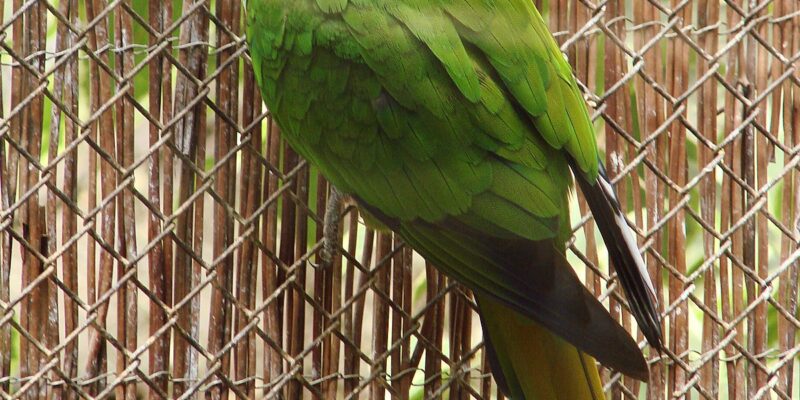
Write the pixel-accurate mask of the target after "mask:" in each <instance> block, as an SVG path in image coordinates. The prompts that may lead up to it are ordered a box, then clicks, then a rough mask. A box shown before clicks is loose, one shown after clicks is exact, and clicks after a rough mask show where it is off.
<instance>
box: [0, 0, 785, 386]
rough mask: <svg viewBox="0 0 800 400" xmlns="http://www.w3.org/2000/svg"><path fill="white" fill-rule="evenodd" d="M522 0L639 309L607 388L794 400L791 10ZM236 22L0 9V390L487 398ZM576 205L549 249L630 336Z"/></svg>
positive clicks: (441, 287) (88, 1)
mask: <svg viewBox="0 0 800 400" xmlns="http://www.w3.org/2000/svg"><path fill="white" fill-rule="evenodd" d="M537 4H538V5H539V7H540V10H543V13H544V15H545V17H546V18H548V20H549V23H550V25H551V29H552V31H553V32H556V37H557V39H558V40H559V42H560V43H562V49H563V50H564V51H565V53H566V55H567V56H568V57H569V60H570V61H571V63H572V64H573V66H574V67H575V71H576V74H577V76H578V78H579V80H580V82H581V85H582V88H583V89H584V90H585V95H586V98H587V101H588V103H589V104H590V106H591V107H592V109H593V111H594V117H595V119H596V121H597V128H598V137H599V140H600V142H601V148H602V149H603V151H604V154H605V158H606V160H605V161H606V164H607V166H608V169H609V173H610V174H611V176H613V177H614V178H615V179H616V181H617V187H618V191H619V192H620V193H621V194H622V203H623V206H624V207H625V208H626V209H627V210H628V211H629V217H630V219H631V220H632V222H634V223H635V225H636V226H638V227H639V228H638V230H637V233H638V235H639V241H640V244H641V245H642V249H643V251H644V252H645V254H646V258H647V262H648V265H649V268H650V272H651V274H652V277H653V278H654V280H655V282H656V286H657V288H658V291H659V297H660V299H661V309H662V312H663V315H664V327H665V340H666V342H667V346H668V349H667V350H666V351H665V352H664V353H663V354H658V353H656V352H652V351H649V349H647V348H646V346H645V343H644V341H642V340H641V335H639V339H640V342H641V343H642V345H643V346H645V352H646V354H649V356H648V360H649V362H650V365H651V380H650V384H649V385H646V386H645V385H642V384H640V383H638V382H635V381H633V380H630V379H628V378H624V377H622V376H620V375H618V374H615V373H614V372H613V371H607V370H604V371H603V379H604V382H605V383H606V389H607V390H608V395H609V397H610V398H614V399H616V398H649V399H656V398H690V397H691V398H712V399H713V398H731V399H744V398H747V399H753V398H781V399H791V398H800V394H798V393H799V391H798V386H800V384H798V381H800V378H798V371H797V368H794V361H795V360H796V359H797V355H798V351H800V346H798V341H797V339H796V331H797V329H798V328H800V321H798V312H797V296H798V293H797V287H798V269H797V259H798V257H800V247H798V238H800V236H798V235H799V234H800V232H798V229H800V219H798V217H800V195H798V193H800V192H798V189H800V171H799V170H798V163H800V154H799V153H798V145H800V86H799V85H800V80H798V76H800V75H798V73H797V71H796V67H797V65H798V58H799V55H800V4H799V3H798V2H796V1H793V0H762V1H757V0H752V1H743V0H737V1H733V0H723V1H710V0H682V1H681V0H671V1H660V0H647V1H645V0H642V1H624V0H606V1H588V0H580V1H578V0H551V1H549V2H548V1H541V0H540V1H537ZM243 14H244V7H243V5H242V4H241V3H240V2H237V1H235V0H234V1H228V0H217V1H215V2H210V1H206V0H195V1H180V0H175V1H172V2H167V3H162V2H147V1H140V0H114V1H111V2H109V1H107V0H80V1H79V0H60V1H44V0H27V1H23V0H13V1H12V0H9V1H5V2H3V3H1V4H0V21H2V27H1V28H0V93H1V94H2V96H0V138H1V139H2V141H0V152H2V153H0V164H1V165H0V167H1V168H0V206H1V207H2V209H1V211H0V231H1V232H2V244H1V245H0V255H1V257H0V397H2V398H7V399H16V398H24V399H39V398H67V399H72V398H109V397H114V398H120V399H121V398H128V399H134V398H137V396H139V397H141V396H147V397H149V398H198V397H199V396H206V397H208V398H231V397H236V398H262V397H265V398H278V397H283V398H288V399H294V398H301V397H303V398H316V399H329V398H365V397H368V398H384V397H386V396H391V397H392V398H401V399H408V398H441V397H448V396H449V398H451V399H456V398H458V399H468V398H478V399H483V398H492V397H495V396H497V397H501V396H500V395H499V394H498V393H497V389H496V386H495V385H494V383H493V381H492V380H491V375H490V373H489V369H488V365H487V361H486V359H485V354H484V352H483V345H482V342H481V335H480V327H479V325H478V319H477V315H476V314H475V313H474V303H473V301H472V300H471V297H470V294H469V293H468V291H466V290H465V289H463V288H462V287H460V286H459V285H457V284H455V283H454V282H452V281H450V280H448V279H446V278H445V277H444V276H441V275H440V274H438V273H437V272H436V270H435V269H434V268H433V267H432V266H431V265H428V264H426V263H425V262H424V260H422V259H421V258H420V257H419V256H418V255H415V254H413V253H412V251H411V250H410V249H408V248H406V247H404V246H403V244H402V241H401V240H399V238H396V237H393V236H392V235H390V234H388V233H376V232H374V231H372V230H370V229H368V228H367V227H365V225H364V224H363V223H362V221H361V220H360V218H359V214H358V211H357V210H356V209H355V208H354V207H353V206H351V205H349V204H338V203H336V202H334V203H333V204H331V203H330V200H331V199H332V198H331V197H329V192H330V188H329V187H328V185H327V183H326V182H325V180H324V179H323V177H322V176H321V175H319V174H318V173H317V171H315V170H314V169H313V168H311V167H310V166H309V165H308V164H307V163H306V162H305V161H303V160H301V159H299V158H298V157H297V155H295V154H294V153H293V152H292V150H291V149H290V148H288V147H287V146H286V145H285V144H284V143H283V142H282V141H281V139H280V132H279V129H278V128H277V126H275V125H274V124H273V123H272V121H271V119H270V117H269V114H268V112H266V110H265V109H264V108H263V106H262V103H261V100H260V97H259V93H258V91H257V88H256V85H255V80H254V76H253V73H252V71H251V70H250V67H249V59H248V55H247V51H246V45H245V40H244V35H243V27H242V22H243V18H242V16H243ZM575 203H576V204H575V206H574V207H573V209H574V211H575V213H574V214H575V216H574V218H573V221H574V222H575V231H574V232H575V236H574V240H572V241H571V242H570V247H569V248H570V259H571V260H572V262H573V265H575V267H576V269H577V270H578V271H579V272H580V273H581V274H582V276H583V277H585V282H586V284H587V286H588V287H589V288H590V290H592V291H593V293H595V294H596V295H597V296H598V297H599V298H601V299H602V300H603V301H604V302H605V304H607V305H608V306H609V309H610V310H611V312H612V313H613V315H614V316H615V317H616V318H619V319H620V320H621V321H622V323H623V324H624V326H626V327H628V328H630V329H631V330H632V331H633V332H634V334H637V333H636V330H635V324H632V322H631V317H630V315H629V314H628V312H627V311H626V305H625V300H624V296H623V295H622V293H621V291H620V289H619V287H618V285H617V281H616V279H615V276H614V274H613V270H611V271H610V270H609V268H608V262H607V257H606V255H605V253H604V248H603V246H602V245H601V244H598V237H597V236H596V235H597V234H596V232H595V228H594V225H593V221H592V220H591V216H590V215H589V214H588V213H587V209H586V207H585V205H584V204H582V202H581V203H580V204H579V203H578V201H577V200H575ZM578 211H580V213H579V212H578ZM337 213H338V214H340V215H341V219H340V221H341V224H338V225H337V224H336V223H335V222H336V221H337V218H335V216H336V215H337ZM326 222H327V224H326ZM326 230H327V231H329V234H328V235H329V237H338V238H339V246H328V247H326V246H324V244H323V241H322V240H321V239H322V237H323V231H326Z"/></svg>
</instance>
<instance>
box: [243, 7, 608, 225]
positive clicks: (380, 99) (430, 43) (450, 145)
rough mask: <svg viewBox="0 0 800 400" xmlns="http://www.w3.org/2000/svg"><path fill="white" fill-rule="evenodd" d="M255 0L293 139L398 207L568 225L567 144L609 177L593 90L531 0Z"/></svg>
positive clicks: (265, 73)
mask: <svg viewBox="0 0 800 400" xmlns="http://www.w3.org/2000/svg"><path fill="white" fill-rule="evenodd" d="M249 7H250V12H249V15H250V16H251V17H250V18H251V21H250V25H249V26H250V29H249V31H248V38H249V41H250V46H251V52H252V53H253V62H254V67H255V68H256V70H257V71H258V72H260V73H259V74H258V75H259V79H260V81H261V86H262V88H264V97H265V101H266V103H267V104H268V106H269V108H270V110H272V112H273V114H274V115H275V116H276V118H278V122H279V123H280V124H281V126H282V127H283V128H284V129H285V130H286V137H287V139H288V140H289V141H290V142H291V143H292V145H294V147H295V148H297V150H298V151H299V152H300V153H302V154H303V155H304V156H305V157H307V158H308V159H309V160H311V161H312V162H315V163H317V164H319V165H320V167H321V169H322V170H323V172H324V173H325V174H326V175H327V176H328V177H329V179H331V181H333V182H334V184H336V185H337V186H338V187H339V188H340V189H341V190H343V191H345V192H349V193H352V194H355V195H357V196H358V197H359V198H361V199H362V200H363V201H365V202H367V203H369V204H371V205H373V206H375V207H377V208H379V209H380V210H381V211H382V212H383V213H384V214H386V215H387V216H390V217H393V218H398V219H400V220H402V221H410V220H414V219H422V220H425V221H428V222H434V221H439V220H442V219H443V218H445V217H456V218H458V219H459V220H462V221H463V222H464V223H467V224H469V225H472V226H478V227H480V228H482V229H486V230H495V231H497V232H496V233H497V234H503V233H506V234H507V233H511V234H513V235H521V236H523V237H527V238H531V239H541V238H545V237H552V236H554V235H556V234H557V233H559V232H560V231H561V229H563V228H564V227H563V226H562V224H561V223H560V222H561V219H563V218H564V217H565V216H564V214H566V201H565V196H566V193H567V190H568V186H569V184H570V180H571V178H570V176H569V172H568V168H567V167H566V158H565V154H569V155H570V156H571V157H573V158H574V159H575V160H576V162H577V165H578V166H579V167H580V168H581V169H582V170H583V171H584V172H585V173H586V174H588V175H589V176H594V175H596V174H597V148H596V144H595V138H594V133H593V130H592V126H591V122H590V120H589V118H588V115H587V112H586V107H585V106H584V104H583V100H582V98H581V95H580V92H579V91H578V88H577V86H576V84H575V81H574V78H573V77H572V75H571V72H570V69H569V65H568V64H567V63H566V61H565V60H564V58H563V56H562V54H561V53H560V51H559V49H558V47H557V45H556V43H555V42H554V41H553V40H552V38H551V36H550V34H549V33H548V32H547V29H546V27H545V25H544V23H543V21H542V19H541V17H540V16H539V14H538V12H537V11H536V10H535V8H534V7H532V5H530V2H528V1H527V0H508V1H494V0H492V1H489V0H469V1H465V0H459V1H456V0H438V1H422V0H405V1H397V0H391V1H387V0H370V1H367V0H350V1H344V0H339V1H334V0H328V1H323V0H316V1H315V0H295V1H292V2H287V1H282V0H252V1H251V2H250V5H249ZM487 16H489V17H487ZM520 66H522V67H520ZM488 221H491V222H488ZM484 225H485V226H484Z"/></svg>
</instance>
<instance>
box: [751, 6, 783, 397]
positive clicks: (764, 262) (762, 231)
mask: <svg viewBox="0 0 800 400" xmlns="http://www.w3.org/2000/svg"><path fill="white" fill-rule="evenodd" d="M778 3H780V2H778ZM762 12H763V13H764V14H767V13H768V11H767V9H766V8H764V9H763V11H762ZM768 31H769V25H768V24H767V23H766V21H765V23H762V24H761V25H760V26H759V29H758V32H759V34H760V35H762V37H768V34H769V32H768ZM769 58H770V57H769V54H768V53H767V51H766V50H765V49H759V51H758V61H757V68H756V87H755V94H757V95H760V94H761V93H762V92H764V91H766V89H767V86H769V84H770V82H769V69H770V61H769ZM777 93H778V96H780V90H778V91H777ZM758 107H759V108H760V107H763V108H764V111H762V112H760V113H759V118H757V121H759V122H760V123H762V125H761V126H764V127H766V126H768V125H767V116H768V112H767V110H766V109H767V103H766V100H764V101H763V102H762V103H761V104H759V105H758ZM772 109H773V110H775V111H778V113H779V112H780V107H778V106H777V104H774V103H773V105H772ZM773 115H775V114H773ZM778 115H779V114H778ZM778 127H779V125H778V121H777V118H775V119H773V120H771V121H770V125H769V128H770V131H771V132H772V133H773V136H775V137H777V136H778V135H777V132H778V129H779V128H778ZM754 134H755V132H754ZM754 145H755V146H756V147H755V148H754V149H753V150H754V151H755V159H754V161H755V163H756V165H755V167H754V168H755V171H754V172H755V174H756V176H755V179H756V180H755V184H756V185H757V186H754V187H757V188H761V187H764V185H765V184H766V183H767V180H768V176H767V165H768V163H769V162H770V159H771V158H772V154H773V152H774V146H773V145H772V144H771V143H770V142H769V141H768V140H767V138H766V136H764V135H763V134H757V135H756V139H755V143H754ZM766 199H768V197H767V198H766ZM764 207H767V210H769V208H768V207H769V204H768V202H765V203H764ZM748 208H749V207H748ZM755 223H756V228H755V229H756V232H755V234H756V237H755V238H754V239H757V240H758V241H757V248H756V249H755V251H756V252H757V256H755V257H757V258H755V259H754V260H755V261H756V263H753V264H750V265H751V266H752V267H753V269H754V270H755V271H757V273H758V277H759V278H761V279H762V280H763V279H766V278H767V275H769V271H768V269H769V234H768V231H767V228H768V226H767V223H768V221H767V217H766V216H765V215H764V214H763V213H758V215H757V217H756V219H755ZM753 243H755V242H753ZM746 259H747V258H746ZM754 284H755V282H754ZM765 289H766V288H764V287H760V286H759V287H756V289H755V291H748V293H752V294H753V297H752V298H753V299H755V298H757V296H759V295H761V293H762V292H763V291H764V290H765ZM752 315H753V322H754V324H755V325H754V326H753V329H752V330H751V332H753V347H752V351H753V354H754V355H755V356H756V357H757V358H758V359H759V361H763V362H764V363H766V357H765V351H766V350H767V334H768V332H767V329H768V328H767V324H768V322H767V303H766V302H762V303H761V304H759V305H758V306H756V309H755V311H754V312H753V313H752ZM751 374H752V376H753V377H754V378H755V381H754V382H755V386H754V387H752V388H751V390H750V392H751V393H753V396H755V393H756V392H757V391H758V390H759V389H760V388H763V387H765V386H767V380H768V379H769V377H768V376H767V371H764V370H762V369H760V368H758V367H756V366H755V365H754V364H753V363H751Z"/></svg>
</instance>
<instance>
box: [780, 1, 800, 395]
mask: <svg viewBox="0 0 800 400" xmlns="http://www.w3.org/2000/svg"><path fill="white" fill-rule="evenodd" d="M786 7H787V8H786V9H785V11H786V14H787V15H795V17H794V18H792V19H791V20H790V22H791V23H790V24H786V26H785V28H784V29H785V32H784V38H791V39H792V40H791V43H790V48H791V52H790V54H794V53H796V52H797V51H800V16H798V15H796V14H795V13H796V12H797V10H798V6H797V3H795V2H791V1H787V4H786ZM795 76H797V74H795ZM787 84H788V85H789V86H790V87H791V94H792V98H791V101H788V100H787V99H786V97H784V104H785V108H784V117H783V118H784V136H785V137H786V139H785V140H786V142H787V146H788V147H792V146H793V145H794V146H796V145H797V144H798V143H800V92H798V87H797V86H795V85H793V84H792V83H790V82H788V81H787ZM787 96H788V95H787ZM789 115H791V117H788V116H789ZM787 132H788V133H787ZM785 157H786V158H787V159H788V156H785ZM786 184H788V187H789V189H788V190H787V189H784V190H785V191H787V192H789V193H791V196H792V199H791V201H790V202H787V201H784V203H783V207H784V209H788V208H790V209H791V212H790V215H791V219H790V220H789V221H788V222H789V226H790V227H793V228H794V231H793V233H794V235H795V238H794V239H795V243H791V242H789V244H788V246H790V247H791V250H793V251H794V250H796V249H797V247H798V246H797V236H798V234H800V233H799V232H798V228H797V220H798V218H799V217H800V196H798V195H797V194H796V190H797V188H800V174H798V172H797V171H793V173H792V174H791V175H790V176H789V178H788V181H785V182H784V185H786ZM799 280H800V279H798V266H797V262H794V263H792V265H791V266H790V267H789V269H788V270H787V271H786V272H784V277H783V278H781V289H782V293H781V299H783V301H784V302H783V306H784V307H785V308H786V310H787V311H789V312H790V313H791V315H797V311H798V304H797V302H798V300H797V293H798V284H799V283H798V281H799ZM779 321H781V319H779ZM778 332H779V335H778V337H779V338H781V339H782V340H783V342H782V343H781V344H779V348H780V349H781V350H784V349H786V350H788V349H789V348H791V347H792V346H794V343H795V340H796V336H797V327H796V326H795V325H794V324H792V323H789V322H786V323H785V324H782V325H779V327H778ZM779 341H780V339H779ZM784 376H785V377H786V385H785V386H783V387H782V389H784V391H785V392H786V393H789V394H790V395H791V394H792V393H794V389H795V383H796V382H795V360H793V359H791V360H789V362H788V363H787V364H786V367H785V368H784Z"/></svg>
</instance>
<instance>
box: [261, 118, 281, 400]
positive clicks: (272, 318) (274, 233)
mask: <svg viewBox="0 0 800 400" xmlns="http://www.w3.org/2000/svg"><path fill="white" fill-rule="evenodd" d="M279 135H280V133H279V129H278V126H277V125H276V124H275V123H274V121H273V120H272V119H271V118H270V119H268V120H267V145H266V152H267V162H268V163H269V164H270V165H274V166H277V165H279V157H280V136H279ZM277 189H278V178H277V176H275V174H274V173H272V172H269V171H267V172H265V174H264V196H263V197H264V198H269V197H270V195H271V194H272V193H275V192H276V191H277ZM284 209H285V208H284ZM262 224H263V226H264V227H263V229H262V232H263V233H262V242H263V243H264V245H265V247H266V250H267V251H268V252H271V253H272V254H273V255H274V254H277V239H278V234H279V233H278V202H277V200H276V201H275V202H274V203H273V204H272V205H271V206H270V207H268V208H267V210H266V212H265V213H264V214H263V216H262ZM261 275H262V276H263V278H262V292H263V295H264V296H265V297H267V296H270V295H272V294H274V293H275V292H276V291H277V287H278V285H279V284H280V283H279V282H278V280H279V276H280V273H279V271H278V266H277V265H276V263H275V262H274V261H273V260H272V258H271V257H269V256H267V255H262V272H261ZM282 301H283V298H282V295H280V296H279V297H278V298H277V299H276V300H274V301H272V302H271V303H270V304H269V305H268V306H267V308H266V310H265V313H266V316H265V318H264V330H265V331H266V332H267V336H268V337H269V338H270V339H271V340H272V342H273V343H276V344H277V345H278V346H282V345H283V335H282V329H281V327H282V320H283V313H282V309H283V307H282ZM264 369H265V373H264V375H265V379H266V382H268V383H272V382H275V381H276V380H277V378H278V376H280V375H281V374H282V373H283V360H282V359H281V356H280V354H279V352H278V349H275V348H273V347H272V346H270V345H267V346H266V349H265V351H264ZM265 390H267V391H268V389H265Z"/></svg>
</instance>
